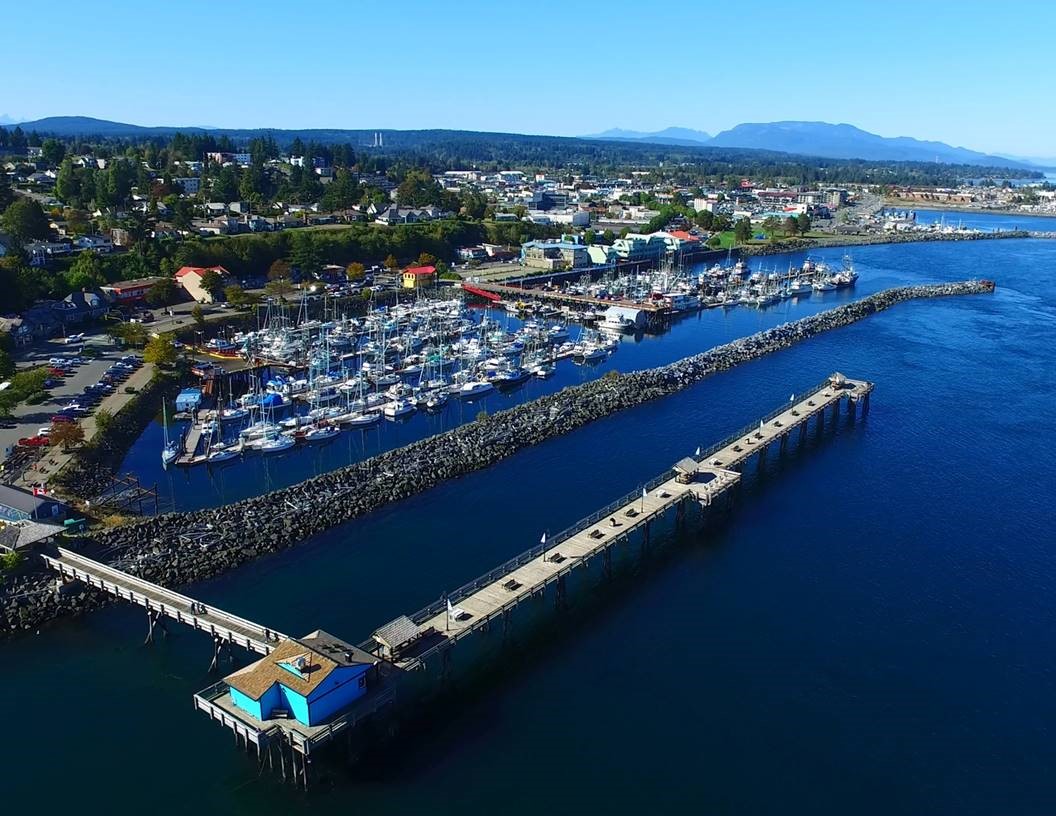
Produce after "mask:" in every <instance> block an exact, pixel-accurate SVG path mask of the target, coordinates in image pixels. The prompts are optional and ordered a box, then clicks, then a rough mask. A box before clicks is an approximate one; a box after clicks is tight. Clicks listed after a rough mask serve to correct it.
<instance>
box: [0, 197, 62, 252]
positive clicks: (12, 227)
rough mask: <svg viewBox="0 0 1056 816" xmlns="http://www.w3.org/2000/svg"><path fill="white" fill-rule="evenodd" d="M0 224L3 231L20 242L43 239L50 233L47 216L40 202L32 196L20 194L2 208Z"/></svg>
mask: <svg viewBox="0 0 1056 816" xmlns="http://www.w3.org/2000/svg"><path fill="white" fill-rule="evenodd" d="M0 224H2V225H3V228H4V232H7V233H9V234H10V235H11V236H13V237H14V238H16V239H18V240H19V241H21V242H22V243H25V242H27V241H38V240H43V239H45V238H47V237H48V236H49V235H50V234H51V228H50V227H49V226H48V217H47V216H46V215H45V214H44V210H43V208H42V207H41V206H40V204H38V203H37V202H36V201H34V200H33V199H32V198H25V197H22V196H19V197H18V198H17V199H16V200H15V201H14V202H12V203H11V204H10V205H9V206H8V208H7V209H6V210H4V214H3V217H2V218H0Z"/></svg>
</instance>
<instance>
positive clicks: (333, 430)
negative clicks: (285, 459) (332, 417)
mask: <svg viewBox="0 0 1056 816" xmlns="http://www.w3.org/2000/svg"><path fill="white" fill-rule="evenodd" d="M339 433H341V429H340V428H338V427H337V426H336V425H316V426H315V427H312V428H309V429H308V430H307V431H305V433H304V441H305V442H309V443H311V442H326V441H327V440H329V439H333V438H334V437H335V436H337V435H338V434H339Z"/></svg>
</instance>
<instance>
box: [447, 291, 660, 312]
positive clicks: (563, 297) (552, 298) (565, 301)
mask: <svg viewBox="0 0 1056 816" xmlns="http://www.w3.org/2000/svg"><path fill="white" fill-rule="evenodd" d="M462 288H463V289H465V290H466V291H467V292H469V293H471V294H476V295H479V296H481V297H484V298H486V299H488V300H495V299H496V297H497V298H501V299H503V300H505V301H518V300H533V299H534V300H545V301H549V302H551V303H558V304H561V305H563V306H579V307H583V308H591V309H597V308H601V309H608V308H609V307H610V306H624V307H627V308H629V309H638V310H639V311H643V312H648V313H649V314H650V315H661V314H666V313H667V312H668V311H669V310H668V307H667V306H666V305H661V304H656V303H647V302H646V303H639V302H637V301H631V300H606V299H603V298H596V297H590V296H588V295H572V294H568V293H566V292H558V291H550V290H549V289H542V288H537V289H532V288H527V287H520V286H508V285H506V284H502V283H473V284H468V283H464V284H462ZM490 296H495V297H490Z"/></svg>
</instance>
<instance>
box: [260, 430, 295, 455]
mask: <svg viewBox="0 0 1056 816" xmlns="http://www.w3.org/2000/svg"><path fill="white" fill-rule="evenodd" d="M295 444H297V443H296V442H295V441H294V439H293V437H292V436H286V435H285V434H275V435H274V436H268V437H265V438H264V439H261V440H260V441H259V442H258V443H257V445H256V447H257V450H259V451H260V452H261V453H281V452H282V451H286V450H289V449H290V448H292V447H293V446H294V445H295Z"/></svg>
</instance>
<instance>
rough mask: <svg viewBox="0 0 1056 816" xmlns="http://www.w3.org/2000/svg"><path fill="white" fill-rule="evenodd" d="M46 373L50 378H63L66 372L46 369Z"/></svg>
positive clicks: (59, 369)
mask: <svg viewBox="0 0 1056 816" xmlns="http://www.w3.org/2000/svg"><path fill="white" fill-rule="evenodd" d="M48 373H49V374H50V375H51V376H52V377H65V376H66V370H65V369H63V368H49V369H48Z"/></svg>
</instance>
